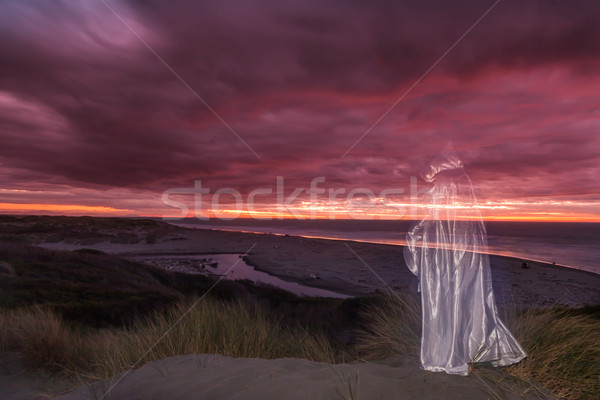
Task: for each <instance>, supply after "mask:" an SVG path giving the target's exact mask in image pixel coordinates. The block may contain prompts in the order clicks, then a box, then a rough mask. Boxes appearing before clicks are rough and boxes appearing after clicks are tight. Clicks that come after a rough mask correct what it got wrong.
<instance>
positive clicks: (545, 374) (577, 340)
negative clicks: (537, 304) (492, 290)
mask: <svg viewBox="0 0 600 400" xmlns="http://www.w3.org/2000/svg"><path fill="white" fill-rule="evenodd" d="M597 310H598V307H596V311H595V312H594V311H593V308H591V307H588V308H587V309H564V308H558V307H556V308H551V309H546V310H537V309H534V308H531V309H528V310H526V311H524V312H523V313H521V314H520V315H519V316H518V317H517V318H516V319H515V320H513V321H510V325H511V327H512V328H513V331H514V332H515V335H516V336H517V338H518V339H519V341H520V342H521V344H522V345H523V347H524V348H525V349H526V351H527V354H528V356H527V358H525V359H524V360H523V361H521V362H520V363H519V364H517V365H514V366H511V367H508V368H507V370H508V372H509V373H510V374H511V375H513V376H516V377H518V378H520V379H522V380H524V381H528V382H529V381H537V382H540V383H542V384H543V385H544V386H545V387H547V388H549V389H551V390H552V392H553V393H554V394H555V395H556V396H557V397H559V398H564V399H580V400H584V399H589V400H592V399H598V398H600V318H599V317H598V312H597Z"/></svg>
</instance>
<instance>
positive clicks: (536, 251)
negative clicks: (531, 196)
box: [167, 218, 600, 274]
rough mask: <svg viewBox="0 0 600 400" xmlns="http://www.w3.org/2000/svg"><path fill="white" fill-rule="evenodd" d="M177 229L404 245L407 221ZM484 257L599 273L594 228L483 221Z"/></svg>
mask: <svg viewBox="0 0 600 400" xmlns="http://www.w3.org/2000/svg"><path fill="white" fill-rule="evenodd" d="M167 222H170V223H173V224H176V225H181V226H188V227H190V226H193V227H197V228H203V229H222V230H232V231H242V232H254V233H273V234H280V235H293V236H304V237H313V238H325V239H343V240H355V241H361V242H371V243H385V244H397V245H403V244H405V237H406V232H407V231H408V229H409V228H410V226H411V224H412V221H389V220H295V219H287V220H256V219H246V218H245V219H242V218H238V219H235V220H231V221H224V220H218V219H211V220H207V221H204V220H199V219H196V218H188V219H182V220H174V221H167ZM485 225H486V229H487V233H488V252H489V253H490V254H497V255H504V256H511V257H518V258H525V259H529V260H535V261H543V262H548V263H555V264H557V265H561V266H565V267H569V268H576V269H582V270H586V271H590V272H594V273H597V274H600V223H584V222H508V221H502V222H500V221H488V222H486V223H485Z"/></svg>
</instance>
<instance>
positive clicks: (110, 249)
mask: <svg viewBox="0 0 600 400" xmlns="http://www.w3.org/2000/svg"><path fill="white" fill-rule="evenodd" d="M38 245H40V246H42V247H46V248H50V249H64V250H74V249H79V248H82V247H86V248H93V249H98V250H101V251H104V252H106V253H115V254H121V255H124V256H126V257H135V256H139V255H152V254H173V255H177V254H179V255H185V254H212V253H239V254H246V253H247V254H248V256H247V258H246V259H247V262H248V263H249V264H251V265H252V266H253V267H254V268H256V269H257V270H260V271H265V272H268V273H269V274H272V275H275V276H278V277H280V278H282V279H285V280H290V281H296V282H300V283H302V284H303V285H306V286H313V287H318V288H323V289H328V290H332V291H335V292H339V293H343V294H348V295H359V294H364V293H369V292H373V291H375V290H378V289H385V288H386V287H389V288H391V289H393V290H394V291H397V292H399V293H407V294H415V295H416V294H417V290H416V288H417V279H416V277H415V276H414V275H412V274H411V273H410V271H409V270H408V269H407V268H406V266H405V263H404V258H403V248H402V247H401V246H393V245H385V244H373V243H362V242H353V241H342V240H327V239H312V238H303V237H296V236H285V235H274V234H254V233H242V232H230V231H219V230H204V229H190V228H179V229H177V230H176V231H175V232H173V233H170V234H169V235H168V236H166V237H164V238H163V239H162V240H160V241H157V243H154V244H146V243H137V244H119V243H109V242H96V243H91V242H89V241H79V242H78V241H70V242H69V243H66V242H57V243H39V244H38ZM524 261H526V262H527V264H528V266H529V268H527V269H523V268H521V266H522V263H523V262H524ZM490 262H491V267H492V275H493V286H494V293H495V296H496V301H497V303H498V304H499V305H503V304H510V305H517V306H525V305H536V306H551V305H564V306H570V307H581V306H584V305H594V304H598V303H600V275H597V274H594V273H591V272H586V271H581V270H576V269H570V268H566V267H561V266H556V265H552V264H546V263H540V262H535V261H529V260H524V259H519V258H510V257H501V256H490ZM317 274H318V275H317ZM315 276H317V277H316V278H315Z"/></svg>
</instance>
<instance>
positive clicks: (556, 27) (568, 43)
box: [0, 0, 600, 221]
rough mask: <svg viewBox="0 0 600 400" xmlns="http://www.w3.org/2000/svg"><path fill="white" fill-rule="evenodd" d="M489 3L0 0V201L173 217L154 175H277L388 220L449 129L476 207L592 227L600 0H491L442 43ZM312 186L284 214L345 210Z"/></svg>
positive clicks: (222, 178) (250, 182)
mask: <svg viewBox="0 0 600 400" xmlns="http://www.w3.org/2000/svg"><path fill="white" fill-rule="evenodd" d="M493 4H494V1H481V0H471V1H453V2H447V1H437V2H430V1H425V2H424V1H411V2H400V1H397V0H393V1H377V2H368V1H353V0H344V1H342V0H339V1H316V0H315V1H312V0H308V1H278V0H271V1H263V0H259V1H244V0H240V1H197V2H195V1H158V0H155V1H152V0H129V1H125V0H81V1H67V0H65V1H58V0H57V1H42V0H39V1H23V0H4V1H2V3H1V4H0V213H29V214H76V215H82V214H92V215H152V216H162V215H178V209H177V208H174V207H170V206H168V205H165V204H163V201H162V194H163V192H164V191H165V190H167V189H172V188H190V190H191V188H192V187H193V186H194V181H197V180H200V181H201V183H202V186H204V187H206V188H209V189H210V190H211V193H214V192H215V191H216V190H218V189H223V188H232V189H235V190H236V191H237V192H239V193H240V195H241V196H242V198H243V199H244V201H245V200H246V196H247V195H248V194H249V193H250V192H251V191H252V190H254V189H258V188H270V189H272V190H273V193H275V192H276V188H275V185H276V182H277V177H278V176H280V177H282V179H283V180H284V182H285V189H284V194H285V196H286V197H287V196H288V195H289V194H290V193H291V192H292V190H293V189H294V188H296V187H297V188H304V189H307V188H309V185H310V182H311V180H312V179H313V178H316V177H324V178H325V181H324V183H320V185H319V187H321V188H325V189H327V190H329V189H345V190H346V192H345V193H346V194H347V193H348V192H349V191H350V190H352V189H356V188H365V189H368V190H370V191H372V192H373V193H374V194H375V195H376V196H377V197H376V198H375V199H373V202H372V204H373V205H374V206H373V207H367V205H368V204H367V203H366V200H364V199H363V200H362V202H361V204H360V205H359V206H360V207H363V206H364V207H363V208H360V207H357V206H356V204H355V203H353V207H354V208H355V209H359V208H360V210H359V211H358V213H359V214H360V213H361V212H362V213H363V214H364V215H365V216H368V215H377V216H383V217H386V218H396V217H402V216H404V215H402V214H403V211H402V210H401V205H402V204H407V203H408V202H409V197H408V193H409V189H410V187H409V184H410V177H411V176H418V173H419V170H420V169H421V168H422V167H423V166H424V165H425V164H426V163H427V162H428V161H429V160H430V159H431V158H432V157H433V156H435V154H437V153H438V152H439V151H440V150H441V149H442V148H443V147H444V146H445V145H446V144H447V143H448V142H452V143H453V144H454V147H455V149H456V151H457V152H458V154H459V155H460V157H461V158H462V160H463V162H464V164H465V165H466V169H467V171H468V172H469V173H470V175H471V178H472V179H473V181H474V182H475V184H476V186H477V192H478V194H479V201H480V204H481V209H482V211H483V212H484V215H485V216H486V218H489V219H493V218H508V219H513V218H516V219H559V220H561V219H563V220H588V221H600V179H599V178H600V40H599V38H600V23H598V21H600V2H598V1H596V0H571V1H566V0H555V1H551V0H535V1H533V0H532V1H522V0H519V1H510V0H505V1H500V2H499V3H498V4H497V5H496V6H495V7H493V9H491V11H489V13H488V14H487V15H485V17H484V18H483V19H481V21H480V22H479V23H478V24H477V25H476V26H475V27H473V28H472V30H471V31H469V32H468V33H467V34H466V35H465V36H464V38H463V39H462V40H460V41H459V42H458V43H457V40H458V39H459V38H460V37H461V36H463V34H465V32H467V31H468V30H469V29H470V28H471V27H472V26H473V24H474V23H475V22H476V21H477V20H478V19H479V18H480V17H481V16H482V15H484V13H485V12H486V11H487V10H489V9H490V7H492V5H493ZM111 9H112V11H111ZM113 11H114V12H113ZM115 14H116V15H115ZM125 24H127V25H128V26H126V25H125ZM144 43H145V44H144ZM453 45H455V46H454V47H452V46H453ZM449 49H450V51H449V52H448V53H447V54H446V55H445V56H444V57H443V58H442V59H441V60H440V57H442V55H444V54H445V53H446V52H447V51H448V50H449ZM159 57H160V58H161V59H162V60H163V61H164V62H163V61H161V60H160V59H159ZM438 60H440V61H439V63H437V64H436V65H435V66H434V68H432V69H431V70H430V72H429V73H427V74H425V73H426V71H428V70H429V69H430V67H432V65H434V64H435V63H436V62H437V61H438ZM165 64H166V65H165ZM421 77H422V79H421V80H419V79H420V78H421ZM415 83H417V84H416V85H415V86H414V87H413V88H412V89H411V90H410V91H409V93H408V94H406V96H405V97H402V96H404V95H405V93H406V92H407V90H409V88H411V86H412V85H414V84H415ZM194 92H195V93H194ZM399 99H402V100H401V101H399V102H398V103H397V105H396V106H395V107H393V108H392V109H391V111H389V113H388V114H386V115H385V117H384V118H383V119H382V120H381V121H380V122H379V123H377V124H376V126H375V127H374V128H373V129H372V130H371V131H370V132H369V133H368V134H367V135H366V136H364V138H363V139H362V140H360V141H359V142H358V143H356V141H357V140H358V139H359V138H361V136H363V134H365V132H367V131H368V130H369V129H370V127H371V126H372V125H373V124H374V123H375V122H376V121H378V120H379V118H380V117H382V115H383V114H384V113H385V112H386V111H388V110H389V109H390V107H391V106H392V105H393V104H395V103H396V102H397V101H398V100H399ZM209 107H210V108H209ZM213 111H214V112H213ZM217 115H218V117H217ZM234 132H235V133H234ZM240 139H242V140H240ZM244 142H245V144H244ZM354 144H356V145H355V146H354V147H352V146H353V145H354ZM350 148H352V149H351V151H349V152H347V151H348V150H349V149H350ZM344 154H345V156H344ZM419 185H423V187H424V183H423V182H422V181H419ZM386 188H403V189H404V190H405V193H406V195H397V196H396V197H394V196H391V198H393V199H394V204H396V207H395V208H394V207H385V204H383V203H382V199H381V198H380V196H379V195H380V193H381V191H382V190H384V189H386ZM328 196H329V195H328V194H325V195H322V196H320V197H319V198H318V199H317V202H313V203H310V204H309V202H308V201H307V197H306V193H305V192H303V193H301V194H300V195H299V196H298V199H297V201H295V202H292V203H290V204H291V205H290V208H292V209H293V210H295V211H292V212H291V213H292V214H293V213H294V212H298V213H299V214H302V215H306V214H307V213H308V212H310V210H318V213H317V216H319V217H325V216H329V215H330V214H331V215H335V216H336V217H338V218H343V217H344V209H345V208H347V207H348V202H347V201H345V199H346V198H345V195H344V196H338V198H337V199H336V200H335V201H334V202H330V201H329V198H328ZM170 198H171V199H177V201H180V202H185V203H187V204H188V205H189V207H190V209H191V208H192V207H193V204H192V200H193V199H192V196H191V195H189V194H188V195H186V194H182V195H181V196H179V197H177V196H175V195H173V196H171V197H170ZM206 199H208V200H210V197H205V200H206ZM232 199H233V197H232V196H231V195H227V194H223V195H222V196H221V197H220V199H219V205H220V208H222V209H224V210H225V212H227V209H231V208H232V206H231V204H228V203H229V202H231V200H232ZM255 199H256V205H255V206H254V208H253V210H256V211H259V212H263V213H264V214H260V215H265V216H269V215H272V214H273V213H276V212H277V207H276V204H275V203H276V201H277V198H276V195H275V194H273V195H271V196H269V195H264V194H262V195H261V194H259V195H258V196H256V198H255ZM357 199H359V200H360V196H359V197H357ZM212 200H214V198H213V199H212ZM303 201H304V203H303ZM203 206H204V209H207V208H210V203H208V204H207V203H206V202H205V203H203ZM399 207H400V208H399ZM234 214H235V213H234ZM220 215H223V214H220ZM286 215H290V212H288V211H286ZM190 216H191V215H190ZM346 217H347V216H346Z"/></svg>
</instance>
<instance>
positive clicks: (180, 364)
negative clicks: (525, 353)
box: [60, 354, 521, 400]
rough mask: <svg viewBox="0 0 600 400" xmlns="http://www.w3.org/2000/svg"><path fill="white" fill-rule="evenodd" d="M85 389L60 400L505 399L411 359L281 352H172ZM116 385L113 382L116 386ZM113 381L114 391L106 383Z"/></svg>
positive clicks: (475, 381) (476, 382)
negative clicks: (324, 359)
mask: <svg viewBox="0 0 600 400" xmlns="http://www.w3.org/2000/svg"><path fill="white" fill-rule="evenodd" d="M119 379H120V377H114V378H113V379H108V380H105V381H102V382H98V383H96V384H94V385H92V386H90V387H82V388H79V389H77V390H75V391H74V392H71V393H69V394H68V395H66V396H64V397H60V399H61V400H87V399H89V400H92V399H94V400H97V399H100V398H102V396H104V395H105V394H106V396H104V399H110V400H129V399H156V400H159V399H160V400H162V399H164V400H170V399H178V400H186V399H190V400H192V399H193V400H197V399H228V400H253V399H257V400H263V399H265V400H270V399H272V400H280V399H281V400H283V399H286V400H306V399H315V400H317V399H322V400H336V399H340V400H349V399H369V400H374V399H381V400H386V399H390V400H391V399H394V400H397V399H448V400H453V399H457V400H458V399H460V400H462V399H473V400H477V399H488V398H491V396H492V394H494V393H495V394H496V395H504V397H502V398H505V399H520V398H521V397H520V396H518V395H516V394H512V393H504V392H500V391H499V389H497V388H492V387H490V386H489V385H488V384H486V382H485V381H484V380H483V379H481V378H479V377H477V376H474V375H471V376H468V377H460V376H451V375H447V374H435V373H430V372H425V371H421V370H419V368H418V366H417V364H416V360H413V361H406V362H400V361H397V362H395V363H391V365H384V364H377V363H360V362H354V363H352V364H338V365H330V364H324V363H316V362H311V361H307V360H299V359H292V358H282V359H276V360H263V359H256V358H231V357H224V356H215V355H207V354H199V355H188V356H178V357H172V358H168V359H165V360H160V361H156V362H153V363H149V364H146V365H145V366H143V367H142V368H140V369H137V370H134V371H132V372H131V373H129V374H127V375H125V376H124V377H123V379H122V380H120V381H119ZM113 385H114V386H113ZM111 387H112V390H110V392H109V393H107V391H109V389H110V388H111Z"/></svg>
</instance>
